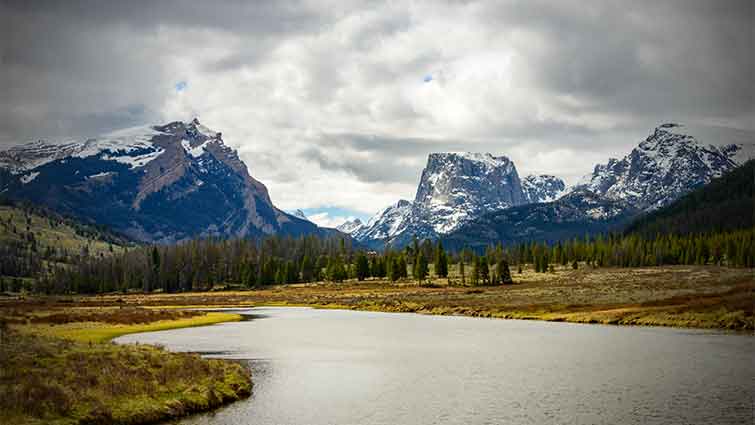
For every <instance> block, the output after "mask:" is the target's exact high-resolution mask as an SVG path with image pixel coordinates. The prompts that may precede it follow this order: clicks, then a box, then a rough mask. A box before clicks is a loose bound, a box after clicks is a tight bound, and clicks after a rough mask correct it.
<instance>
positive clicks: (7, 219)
mask: <svg viewBox="0 0 755 425" xmlns="http://www.w3.org/2000/svg"><path fill="white" fill-rule="evenodd" d="M29 233H32V234H33V235H34V239H36V241H37V252H40V253H44V252H45V251H46V249H47V247H52V248H54V249H56V250H58V251H60V250H65V251H67V252H68V253H69V254H73V255H79V254H81V252H82V251H83V250H85V249H86V250H88V252H89V254H90V255H93V256H100V255H112V254H113V253H120V252H122V251H123V250H124V248H123V247H122V246H119V245H118V244H111V243H109V242H105V241H103V240H100V239H97V238H94V237H87V236H83V235H81V234H79V233H77V231H76V229H75V228H74V227H73V226H72V225H70V224H69V223H68V222H67V221H65V220H62V221H61V220H57V219H56V218H54V217H44V216H41V215H38V214H36V213H33V212H26V211H24V210H23V209H22V208H19V207H14V206H8V205H0V243H4V244H13V243H16V244H23V245H27V246H30V242H29V240H28V234H29Z"/></svg>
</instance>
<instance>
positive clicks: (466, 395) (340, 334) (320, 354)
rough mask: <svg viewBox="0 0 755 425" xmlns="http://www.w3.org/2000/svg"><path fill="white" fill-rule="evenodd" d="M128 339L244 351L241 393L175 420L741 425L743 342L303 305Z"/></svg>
mask: <svg viewBox="0 0 755 425" xmlns="http://www.w3.org/2000/svg"><path fill="white" fill-rule="evenodd" d="M244 313H247V314H251V315H253V317H254V319H253V320H250V321H245V322H237V323H225V324H220V325H214V326H209V327H201V328H188V329H178V330H171V331H162V332H152V333H145V334H136V335H128V336H125V337H121V338H119V339H118V342H120V343H130V342H137V341H138V342H141V343H151V344H162V345H164V346H165V347H167V348H168V349H170V350H175V351H198V352H203V353H205V354H207V355H208V356H212V357H221V358H233V359H244V360H246V361H248V362H249V364H250V365H251V369H252V373H253V379H254V391H253V395H252V397H250V398H249V399H248V400H245V401H241V402H238V403H234V404H232V405H230V406H228V407H225V408H223V409H220V410H218V411H216V412H214V413H209V414H203V415H198V416H194V417H191V418H188V419H185V420H182V421H181V422H180V423H181V424H235V425H236V424H238V425H241V424H244V425H246V424H249V425H255V424H257V425H261V424H276V425H277V424H390V425H393V424H447V423H448V424H753V423H755V418H754V416H753V415H754V413H753V412H754V410H755V403H754V402H753V400H754V397H755V337H753V336H751V335H741V334H740V335H737V334H723V333H716V332H705V331H692V330H678V329H664V328H641V327H615V326H597V325H574V324H566V323H548V322H536V321H515V320H491V319H475V318H465V317H443V316H422V315H414V314H390V313H371V312H356V311H340V310H314V309H308V308H254V309H249V310H244Z"/></svg>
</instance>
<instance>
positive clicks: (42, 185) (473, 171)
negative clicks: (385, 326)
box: [0, 119, 753, 248]
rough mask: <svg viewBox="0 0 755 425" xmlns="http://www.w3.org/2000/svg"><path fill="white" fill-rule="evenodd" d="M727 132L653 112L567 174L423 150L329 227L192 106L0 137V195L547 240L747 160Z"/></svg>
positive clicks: (194, 221)
mask: <svg viewBox="0 0 755 425" xmlns="http://www.w3.org/2000/svg"><path fill="white" fill-rule="evenodd" d="M736 136H737V137H730V134H729V133H726V132H721V131H717V132H715V131H714V132H711V131H709V130H708V131H707V132H705V131H702V132H701V131H699V129H695V128H692V127H686V126H682V125H679V124H671V123H669V124H662V125H660V126H658V127H657V128H655V129H654V131H653V132H652V133H651V134H650V135H649V136H648V137H647V138H646V139H645V140H642V141H641V142H640V143H639V144H638V145H637V146H636V147H635V148H634V149H632V150H631V152H629V153H628V154H627V155H625V156H624V157H623V158H621V159H610V160H609V161H608V162H607V163H605V164H598V165H596V166H595V167H594V169H593V171H592V172H591V173H590V174H588V175H587V176H585V177H583V178H582V179H581V180H580V181H579V182H578V183H577V184H575V185H573V186H570V187H568V186H567V185H566V184H565V182H564V181H563V180H562V179H560V178H559V177H556V176H553V175H550V174H541V175H539V174H538V175H528V176H525V177H523V178H520V176H519V173H518V171H517V168H516V166H515V164H514V162H513V161H512V160H511V159H509V158H508V157H506V156H493V155H491V154H489V153H469V152H441V153H432V154H430V155H429V156H428V159H427V164H426V166H425V168H424V170H423V171H422V175H421V178H420V181H419V184H418V187H417V191H416V195H415V197H414V199H413V200H411V201H410V200H399V201H397V202H396V203H395V204H393V205H390V206H388V207H386V208H384V209H383V210H381V211H379V212H378V213H377V214H375V215H374V216H373V217H372V218H370V219H369V220H368V222H367V223H363V222H362V221H360V220H354V221H351V222H346V223H344V224H342V225H341V226H339V227H338V228H337V229H328V228H322V227H318V226H317V225H316V224H314V223H312V222H311V221H309V220H308V219H307V217H306V216H305V215H304V214H303V213H302V212H301V210H297V211H295V212H294V213H286V212H284V211H282V210H280V209H278V208H277V207H275V205H273V203H272V201H271V200H270V196H269V194H268V191H267V188H266V187H265V186H264V185H263V184H262V183H261V182H259V181H258V180H256V179H254V178H253V177H252V176H251V175H250V174H249V171H248V169H247V166H246V164H244V162H242V161H241V159H240V158H239V156H238V154H237V152H236V151H235V150H233V149H232V148H230V147H229V146H227V145H226V144H225V143H224V142H223V138H222V134H221V133H219V132H215V131H212V130H210V129H208V128H207V127H205V126H204V125H202V124H201V123H200V122H199V121H198V120H197V119H194V120H193V121H190V122H181V121H176V122H171V123H168V124H165V125H157V126H145V127H136V128H130V129H126V130H121V131H116V132H113V133H109V134H106V135H103V136H100V137H97V138H92V139H87V140H71V141H58V142H49V141H41V140H40V141H36V142H32V143H26V144H21V145H16V146H12V147H10V148H8V149H5V150H2V151H0V196H2V197H5V198H9V199H17V200H25V201H31V202H33V203H36V204H40V205H44V206H46V207H48V208H50V209H52V210H54V211H56V212H58V213H61V214H66V215H71V216H75V217H79V218H82V219H84V220H85V221H88V222H92V223H97V224H102V225H106V226H109V227H110V228H112V229H113V230H115V231H117V232H119V233H122V234H124V235H126V236H128V237H130V238H132V239H134V240H137V241H142V242H149V243H171V242H176V241H182V240H186V239H190V238H196V237H210V236H214V237H221V238H246V237H256V236H264V235H272V234H283V235H302V234H317V235H332V234H348V235H351V237H352V238H354V239H355V240H356V241H357V242H358V243H361V244H362V245H364V246H369V247H373V248H382V247H385V246H394V247H400V246H403V245H405V244H407V243H409V242H410V241H411V240H412V239H413V238H414V237H417V238H419V239H427V238H429V239H439V238H441V239H443V240H446V241H447V243H448V244H449V246H454V245H468V246H474V245H481V244H486V243H489V242H491V241H493V242H495V241H500V240H504V241H523V240H532V239H536V240H545V241H555V240H558V239H562V238H565V237H572V236H575V235H584V234H585V233H592V232H604V231H608V230H612V229H615V228H617V227H620V226H621V225H622V224H624V223H626V222H627V221H628V220H629V219H630V218H633V217H637V216H638V215H639V214H642V213H647V212H650V211H653V210H655V209H657V208H659V207H662V206H664V205H667V204H668V203H670V202H671V201H673V200H675V199H677V198H679V197H680V196H682V195H684V194H685V193H688V192H690V191H691V190H693V189H695V188H697V187H700V186H701V185H703V184H705V183H707V182H709V181H710V180H711V179H713V178H715V177H718V176H721V175H722V174H723V173H726V172H727V171H730V170H731V169H733V168H735V167H737V166H738V165H740V164H742V163H744V161H745V160H746V159H747V158H750V157H752V140H753V138H752V133H749V132H740V133H737V134H736ZM728 141H733V142H734V143H728ZM707 142H715V145H714V144H705V143H707Z"/></svg>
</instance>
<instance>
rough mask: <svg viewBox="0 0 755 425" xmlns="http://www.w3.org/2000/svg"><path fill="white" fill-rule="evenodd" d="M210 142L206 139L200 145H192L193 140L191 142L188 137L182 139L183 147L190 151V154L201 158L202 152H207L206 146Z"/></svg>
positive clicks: (187, 151)
mask: <svg viewBox="0 0 755 425" xmlns="http://www.w3.org/2000/svg"><path fill="white" fill-rule="evenodd" d="M208 143H210V141H209V140H207V141H205V142H204V143H202V144H200V145H198V146H195V147H191V142H189V141H188V140H186V139H184V140H181V146H183V148H184V150H185V151H186V153H188V154H189V155H191V156H192V157H194V158H199V157H200V156H202V154H204V152H205V146H207V144H208Z"/></svg>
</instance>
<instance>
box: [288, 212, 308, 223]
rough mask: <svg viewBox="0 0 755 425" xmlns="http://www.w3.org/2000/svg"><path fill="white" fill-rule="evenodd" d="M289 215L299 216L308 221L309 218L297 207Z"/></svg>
mask: <svg viewBox="0 0 755 425" xmlns="http://www.w3.org/2000/svg"><path fill="white" fill-rule="evenodd" d="M291 215H293V216H294V217H296V218H300V219H302V220H307V221H310V220H309V218H307V215H306V214H304V211H302V210H299V209H297V210H296V211H294V212H292V213H291Z"/></svg>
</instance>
